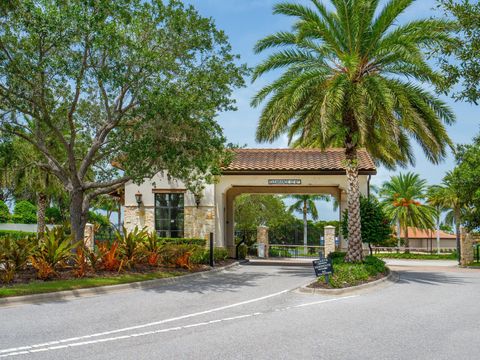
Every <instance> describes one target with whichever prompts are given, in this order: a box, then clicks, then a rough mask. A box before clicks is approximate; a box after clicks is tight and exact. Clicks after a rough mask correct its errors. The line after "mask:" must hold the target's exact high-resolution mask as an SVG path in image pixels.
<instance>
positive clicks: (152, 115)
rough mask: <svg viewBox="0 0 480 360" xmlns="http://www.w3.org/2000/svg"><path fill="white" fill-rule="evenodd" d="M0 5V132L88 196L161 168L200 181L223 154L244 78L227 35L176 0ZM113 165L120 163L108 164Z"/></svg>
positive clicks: (75, 221) (80, 204)
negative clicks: (225, 121)
mask: <svg viewBox="0 0 480 360" xmlns="http://www.w3.org/2000/svg"><path fill="white" fill-rule="evenodd" d="M14 7H15V8H14V11H5V12H0V131H2V134H10V135H12V136H15V137H18V138H22V139H24V140H25V141H27V142H29V143H30V144H31V145H32V146H34V148H35V150H36V151H37V152H38V153H39V154H40V155H41V159H40V160H39V161H38V162H37V164H36V165H37V166H38V167H40V168H41V169H43V170H46V171H48V172H49V173H51V174H54V175H55V176H56V177H57V178H58V179H59V181H60V182H61V183H62V185H63V187H64V188H65V189H66V190H67V191H68V192H69V195H70V204H71V206H70V216H71V222H72V230H73V233H74V235H75V238H76V239H79V238H81V237H82V236H83V228H84V225H85V222H86V220H87V214H88V208H89V204H90V202H91V201H92V200H93V199H94V198H95V197H97V196H98V195H101V194H106V193H109V192H111V191H113V190H115V189H117V188H118V187H120V186H122V185H123V184H124V183H125V182H126V181H128V180H135V181H139V182H140V181H142V180H143V179H144V178H145V177H149V176H152V175H153V174H155V173H157V172H159V171H168V173H169V174H170V175H171V176H174V177H177V178H180V179H182V180H184V181H185V182H186V183H187V184H188V185H189V186H191V187H192V188H194V187H195V186H196V184H198V182H197V180H199V178H204V177H206V178H207V180H208V178H209V177H210V176H211V175H214V174H216V173H217V172H218V169H219V166H220V164H221V163H222V161H223V160H224V152H223V148H224V143H225V139H224V137H223V135H222V130H221V128H220V126H219V125H218V124H217V123H216V122H215V119H214V118H215V115H216V114H217V113H218V112H219V111H223V110H230V109H233V108H234V102H233V100H232V99H231V96H230V95H231V93H232V90H233V89H234V88H236V87H239V86H242V85H243V75H245V73H246V69H245V67H244V66H238V65H237V64H236V63H237V57H236V56H235V55H233V54H232V52H231V49H230V45H229V43H228V41H227V38H226V36H225V34H224V33H223V32H222V31H219V30H217V28H216V27H215V24H214V23H213V22H212V20H211V19H207V18H203V17H201V16H200V15H199V14H198V13H197V11H196V10H195V9H194V8H193V7H191V6H186V5H183V4H182V2H181V1H179V0H170V1H165V2H164V1H161V0H150V1H140V0H118V1H101V2H97V1H82V0H72V1H68V2H65V1H60V0H25V1H21V2H18V4H15V5H14ZM113 162H115V163H117V164H119V165H120V167H121V170H119V169H118V168H115V167H112V166H111V164H112V163H113Z"/></svg>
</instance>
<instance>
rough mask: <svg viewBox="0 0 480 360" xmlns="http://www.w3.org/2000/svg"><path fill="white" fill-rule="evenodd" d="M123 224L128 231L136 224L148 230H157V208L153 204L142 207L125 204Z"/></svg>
mask: <svg viewBox="0 0 480 360" xmlns="http://www.w3.org/2000/svg"><path fill="white" fill-rule="evenodd" d="M123 211H124V212H123V225H124V226H125V228H126V229H127V231H132V230H133V229H134V228H135V226H138V228H139V229H143V228H146V229H147V231H149V232H152V231H155V209H154V207H153V206H147V207H143V206H142V207H140V208H138V207H137V206H125V208H124V210H123Z"/></svg>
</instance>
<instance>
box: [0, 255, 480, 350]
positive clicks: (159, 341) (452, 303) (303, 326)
mask: <svg viewBox="0 0 480 360" xmlns="http://www.w3.org/2000/svg"><path fill="white" fill-rule="evenodd" d="M443 265H445V263H443ZM392 267H393V268H394V270H397V271H399V274H400V280H399V281H398V282H396V283H391V284H386V285H385V286H382V287H381V288H377V289H374V290H371V291H368V292H362V293H357V294H352V295H339V296H320V295H308V294H300V293H297V292H294V291H290V290H292V289H293V288H295V287H297V286H299V285H301V284H305V283H307V282H308V281H310V280H311V279H313V274H312V269H311V268H308V267H307V268H306V267H293V266H261V265H256V266H253V265H244V266H239V267H236V268H233V269H231V270H226V271H224V272H220V273H215V274H209V275H206V276H203V277H202V278H196V279H185V281H182V282H179V283H177V284H172V285H167V286H162V287H159V288H156V289H150V290H129V291H124V292H119V293H115V294H103V295H98V296H93V297H83V298H78V299H74V300H69V301H64V302H55V303H47V304H32V305H18V306H12V307H3V308H0V358H2V357H4V358H8V359H252V358H255V359H302V358H304V359H479V358H480V302H479V299H480V271H479V270H469V269H464V270H463V269H457V268H455V267H453V266H451V265H450V266H436V263H435V262H434V263H429V264H428V266H425V267H424V266H422V263H420V264H417V263H414V262H410V263H409V262H406V263H402V262H400V263H398V262H396V263H395V265H393V264H392Z"/></svg>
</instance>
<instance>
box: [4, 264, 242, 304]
mask: <svg viewBox="0 0 480 360" xmlns="http://www.w3.org/2000/svg"><path fill="white" fill-rule="evenodd" d="M239 264H240V263H239V262H238V261H236V262H234V263H232V264H229V265H226V266H222V267H218V268H213V269H210V270H207V271H201V272H196V273H193V274H187V275H181V276H175V277H171V278H165V279H154V280H145V281H137V282H132V283H127V284H119V285H106V286H98V287H90V288H83V289H77V290H65V291H57V292H51V293H44V294H34V295H22V296H12V297H6V298H0V308H1V307H4V306H12V305H20V304H38V303H44V302H55V301H66V300H71V299H77V298H81V297H88V296H95V295H104V294H112V293H116V292H121V291H125V290H131V289H151V288H154V287H157V286H161V285H167V284H174V283H177V282H180V281H182V280H185V279H192V278H199V277H203V276H208V275H210V274H212V273H216V272H220V271H223V270H226V269H230V268H232V267H235V266H238V265H239Z"/></svg>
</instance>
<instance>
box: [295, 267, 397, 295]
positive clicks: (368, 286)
mask: <svg viewBox="0 0 480 360" xmlns="http://www.w3.org/2000/svg"><path fill="white" fill-rule="evenodd" d="M399 278H400V277H399V275H398V273H396V272H395V271H390V270H389V273H388V275H387V276H385V277H384V278H381V279H378V280H375V281H372V282H369V283H366V284H361V285H358V286H352V287H349V288H343V289H321V288H309V287H307V286H308V285H310V284H311V282H310V283H308V284H307V285H304V286H301V287H299V288H297V291H298V292H300V293H303V294H321V295H345V294H351V293H356V292H359V291H363V290H370V289H373V288H376V287H380V286H382V285H385V283H386V282H397V281H398V280H399Z"/></svg>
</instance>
